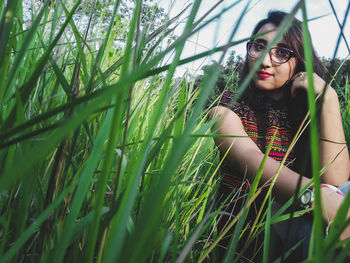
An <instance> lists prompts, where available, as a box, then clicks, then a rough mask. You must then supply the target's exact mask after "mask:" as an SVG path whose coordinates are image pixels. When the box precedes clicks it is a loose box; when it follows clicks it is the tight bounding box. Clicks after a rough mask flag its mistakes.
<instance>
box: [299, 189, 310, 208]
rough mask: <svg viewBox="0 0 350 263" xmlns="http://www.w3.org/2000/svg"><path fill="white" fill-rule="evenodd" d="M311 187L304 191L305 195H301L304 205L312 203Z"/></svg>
mask: <svg viewBox="0 0 350 263" xmlns="http://www.w3.org/2000/svg"><path fill="white" fill-rule="evenodd" d="M308 190H309V189H307V190H306V191H305V192H304V193H303V195H302V196H301V199H300V201H301V203H302V204H303V205H308V204H310V202H311V191H310V190H309V191H308Z"/></svg>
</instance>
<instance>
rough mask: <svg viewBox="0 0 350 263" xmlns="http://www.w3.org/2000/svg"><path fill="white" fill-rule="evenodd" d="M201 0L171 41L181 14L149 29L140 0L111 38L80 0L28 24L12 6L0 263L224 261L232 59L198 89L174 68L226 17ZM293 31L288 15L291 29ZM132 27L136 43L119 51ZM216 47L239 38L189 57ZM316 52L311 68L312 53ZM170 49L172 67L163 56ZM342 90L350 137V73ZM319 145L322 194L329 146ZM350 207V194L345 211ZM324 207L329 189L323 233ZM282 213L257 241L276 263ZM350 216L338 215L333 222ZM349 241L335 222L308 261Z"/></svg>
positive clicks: (115, 17)
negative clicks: (220, 117)
mask: <svg viewBox="0 0 350 263" xmlns="http://www.w3.org/2000/svg"><path fill="white" fill-rule="evenodd" d="M200 2H201V1H198V0H197V1H194V2H193V3H192V5H191V6H190V7H189V8H190V10H191V11H190V14H189V16H188V17H187V19H186V26H185V28H184V31H183V33H182V35H181V36H179V37H178V38H176V39H174V38H170V42H169V43H167V45H166V46H165V47H164V45H163V43H164V39H167V37H168V36H170V35H171V33H172V28H173V27H175V26H176V20H166V21H164V25H165V26H162V25H159V27H157V28H155V29H154V30H153V31H147V27H146V26H144V25H141V24H140V23H139V22H138V21H140V17H141V13H142V8H144V6H143V5H142V3H141V1H140V0H137V1H135V6H134V8H133V9H132V19H129V20H123V19H122V18H121V17H120V8H121V3H120V1H119V0H116V1H114V2H113V3H114V6H113V11H111V12H110V13H108V16H110V21H112V22H110V23H109V24H107V25H106V30H105V31H104V32H102V33H101V34H102V36H101V35H94V32H90V31H91V30H92V29H91V28H92V26H91V27H90V26H87V27H86V28H85V29H84V31H83V32H80V29H78V28H77V26H76V23H75V22H74V20H73V19H72V17H74V15H76V14H78V13H79V12H80V11H79V10H80V8H81V6H82V4H83V3H81V0H76V1H71V2H70V1H46V2H45V3H44V4H42V5H41V8H40V10H38V12H37V13H36V14H33V16H32V21H31V23H30V26H29V27H24V25H23V7H22V1H19V0H12V1H7V5H5V3H4V1H2V2H1V3H0V15H1V24H0V32H1V33H0V105H1V109H2V110H1V113H0V162H1V165H0V211H1V212H0V262H53V263H56V262H137V263H139V262H203V261H206V262H215V261H216V257H215V245H216V244H217V242H218V241H219V240H220V239H221V236H220V235H219V233H217V231H216V223H217V219H218V217H219V211H220V208H218V206H217V203H216V202H215V198H216V197H215V196H216V190H217V187H218V185H219V181H220V171H219V166H220V159H219V156H218V152H217V150H216V149H215V147H214V142H213V139H212V137H213V136H214V134H213V133H212V131H211V126H212V125H213V121H208V120H207V114H208V108H207V101H208V99H209V97H210V96H211V94H213V90H212V89H213V87H214V84H215V82H216V79H217V77H218V75H219V68H218V67H213V69H212V71H211V72H210V74H207V75H205V76H204V78H203V80H202V82H201V85H200V86H199V87H194V82H195V80H194V79H191V78H190V77H183V78H182V79H178V78H175V77H174V72H175V70H176V68H177V67H178V66H179V65H180V64H182V63H184V62H186V61H182V60H180V56H181V53H182V51H183V48H184V43H185V41H186V39H188V38H189V37H190V36H191V35H192V34H194V33H195V32H196V31H197V30H199V29H200V28H202V27H203V26H205V24H206V23H210V21H212V20H214V19H215V17H214V16H212V15H211V13H209V14H206V15H205V16H203V17H198V15H197V12H198V8H199V6H200ZM84 3H85V4H86V2H84ZM213 6H214V3H213ZM92 7H93V8H90V9H88V10H90V13H88V16H89V17H91V20H93V21H96V23H105V20H104V19H103V15H105V16H106V13H103V9H101V10H102V11H101V12H97V11H96V10H99V9H98V8H97V7H96V5H95V6H92ZM94 7H95V8H94ZM232 8H234V4H233V5H232ZM299 8H301V9H303V10H304V11H307V10H305V8H304V5H303V1H298V2H297V3H296V8H295V10H294V13H295V12H296V10H297V9H299ZM95 11H96V12H95ZM227 12H229V10H227ZM101 14H102V15H101ZM305 15H306V14H305ZM96 16H98V17H96ZM101 16H102V18H101ZM242 16H243V14H242ZM61 17H63V18H64V19H61ZM99 18H100V19H99ZM195 18H196V19H195ZM304 19H305V21H306V16H305V17H304ZM151 22H152V21H150V23H151ZM304 25H305V26H306V22H305V23H304ZM288 26H289V24H288V21H287V22H286V24H284V26H283V27H282V28H281V31H280V34H283V31H285V30H286V29H287V28H288ZM141 27H142V29H143V30H141ZM305 29H306V27H305ZM306 32H307V31H306V30H305V34H306ZM234 33H235V31H234V29H233V32H232V37H233V36H234ZM121 36H125V42H124V43H123V44H122V45H121V46H119V47H116V46H115V41H114V40H115V39H116V38H119V37H121ZM95 37H96V38H99V39H100V41H99V42H98V43H99V44H98V45H97V44H96V41H93V39H94V38H95ZM101 39H102V40H101ZM242 41H246V40H242ZM233 44H234V43H228V44H227V45H233ZM309 45H310V44H309V43H306V47H308V46H309ZM214 52H221V53H222V54H223V55H222V57H224V54H225V52H226V46H223V47H219V48H215V49H213V50H210V51H208V52H206V53H203V54H201V55H198V56H194V57H190V58H189V59H188V60H187V62H188V61H189V62H191V61H194V60H196V59H198V57H201V56H203V57H204V56H208V55H210V54H211V53H214ZM305 52H306V58H307V63H308V67H307V69H308V72H309V73H310V72H312V67H311V66H310V65H311V64H312V61H311V54H310V51H309V50H308V49H306V51H305ZM170 53H173V54H174V55H173V56H172V57H171V60H170V61H169V64H166V65H164V64H161V63H162V61H163V59H164V58H165V57H166V56H167V54H170ZM247 81H248V80H247ZM247 83H248V82H247ZM335 85H336V84H335ZM245 86H246V84H243V86H242V87H239V91H243V90H244V88H245ZM332 86H333V84H332ZM336 88H337V90H340V91H344V98H345V99H344V103H343V104H342V114H343V121H344V125H345V126H346V131H347V140H348V141H349V137H350V129H349V127H350V115H349V111H350V99H349V81H347V84H346V85H345V87H336ZM309 95H310V96H311V97H310V98H311V99H312V98H313V97H312V96H313V94H312V93H311V92H310V94H309ZM310 116H311V124H310V125H311V126H310V129H311V131H316V130H317V123H316V121H315V103H312V104H311V105H310ZM313 136H315V135H313ZM311 141H312V142H313V145H312V156H313V157H314V158H313V160H315V162H314V167H315V170H314V184H315V188H316V189H317V186H318V185H319V184H320V182H319V179H318V178H319V177H318V176H317V175H318V174H319V170H320V167H319V162H318V145H317V143H316V141H317V140H311ZM256 178H258V176H257V177H256ZM257 187H258V186H257V181H255V184H253V187H252V190H251V192H250V195H249V200H252V199H254V198H256V194H255V193H256V189H257ZM316 193H317V192H316ZM291 202H292V200H291V201H290V202H289V205H290V204H291ZM267 203H268V204H269V203H271V199H270V198H269V197H267ZM349 204H350V197H349V198H346V200H345V202H344V205H343V210H342V211H340V212H341V213H345V212H346V211H347V209H348V207H349ZM249 205H250V202H249V201H248V200H247V203H246V206H245V208H246V209H243V210H242V213H241V214H240V215H239V216H237V222H236V221H234V222H233V223H235V224H232V226H230V227H235V235H234V238H233V241H232V243H231V247H232V250H231V253H229V254H228V255H227V258H226V261H225V262H232V260H233V258H234V259H235V260H236V261H237V260H239V257H237V256H236V254H235V252H239V251H236V250H235V244H236V243H237V241H238V240H239V238H240V234H241V232H242V231H244V224H243V223H244V218H245V215H246V212H247V210H248V209H249ZM320 211H321V206H320V200H319V196H317V194H316V207H315V228H316V233H317V232H320V233H322V222H321V220H322V219H321V217H320ZM282 218H283V217H282V216H279V215H278V214H276V215H274V216H271V214H270V210H269V209H268V211H267V212H266V213H263V214H262V215H261V218H259V220H258V224H257V225H256V226H254V228H253V229H254V233H253V237H254V235H256V234H257V233H258V232H259V231H265V233H267V235H266V237H265V238H266V240H265V241H266V242H264V244H265V247H264V248H262V249H263V250H264V253H265V254H264V260H265V262H267V258H268V248H269V246H272V245H273V244H270V242H269V240H268V236H269V232H270V226H271V223H273V222H275V221H276V220H279V219H282ZM347 223H348V222H347V221H346V220H345V217H341V216H339V217H338V218H337V220H336V221H335V222H334V223H333V224H334V225H337V226H339V227H340V228H341V227H342V226H344V225H345V224H347ZM335 229H336V228H335ZM318 230H319V231H318ZM338 236H339V233H338V232H337V231H336V230H334V231H332V230H331V231H330V233H329V235H328V236H327V238H325V239H324V238H322V237H321V236H320V235H318V234H316V235H315V239H314V241H315V242H314V245H315V248H316V250H315V253H313V254H311V255H310V259H309V262H320V261H318V260H319V259H320V258H322V259H327V260H328V259H330V258H331V257H332V254H333V252H334V250H335V248H336V247H338V246H340V245H342V244H340V243H339V242H335V241H336V240H337V237H338ZM247 242H249V240H247ZM343 245H344V246H345V247H346V248H345V249H344V250H343V253H342V254H340V255H339V257H338V260H339V261H337V262H341V260H342V259H343V258H344V257H345V256H346V254H347V253H348V251H349V250H350V246H349V242H345V244H343ZM323 262H326V261H323Z"/></svg>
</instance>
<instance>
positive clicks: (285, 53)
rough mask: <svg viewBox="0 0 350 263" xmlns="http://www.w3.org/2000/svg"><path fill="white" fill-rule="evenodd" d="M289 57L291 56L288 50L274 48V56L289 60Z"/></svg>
mask: <svg viewBox="0 0 350 263" xmlns="http://www.w3.org/2000/svg"><path fill="white" fill-rule="evenodd" d="M290 55H291V52H290V51H289V50H288V49H284V48H276V56H278V57H281V58H289V57H290Z"/></svg>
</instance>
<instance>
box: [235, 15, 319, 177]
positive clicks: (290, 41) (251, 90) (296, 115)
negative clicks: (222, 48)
mask: <svg viewBox="0 0 350 263" xmlns="http://www.w3.org/2000/svg"><path fill="white" fill-rule="evenodd" d="M287 15H288V14H287V13H285V12H281V11H270V12H269V13H268V15H267V18H265V19H263V20H261V21H260V22H259V23H258V24H257V25H256V26H255V28H254V30H253V32H252V35H251V36H252V38H253V37H254V35H256V34H257V32H258V31H259V30H260V29H261V28H262V27H263V26H264V25H266V24H269V23H271V24H273V25H274V26H276V27H278V26H280V24H281V23H282V21H283V19H284V18H285V17H286V16H287ZM283 39H284V40H285V42H286V43H287V45H288V48H290V49H292V50H293V51H294V53H295V54H296V58H297V64H296V67H295V72H294V74H297V73H299V72H302V71H305V59H304V58H305V56H304V49H303V33H302V26H301V22H300V21H299V20H298V19H296V18H293V21H292V23H291V26H290V27H289V29H288V30H287V31H286V32H285V34H284V36H283ZM311 48H312V56H313V64H314V72H315V73H316V74H317V75H319V76H320V77H321V78H324V75H325V70H324V67H323V65H322V62H321V61H320V59H319V58H318V56H317V54H316V51H315V49H314V47H313V46H312V47H311ZM248 73H249V67H248V54H247V55H246V59H245V63H244V67H243V70H242V73H241V78H240V80H241V84H242V82H243V81H244V79H245V78H246V77H247V75H248ZM290 87H291V82H290V81H287V82H286V83H285V85H283V86H282V87H281V88H282V89H283V101H284V102H285V103H286V105H287V107H288V116H289V119H290V122H291V125H292V131H293V135H294V134H296V131H297V129H298V128H299V126H300V124H301V122H302V120H303V119H304V117H305V115H306V113H307V110H308V106H307V97H306V92H305V91H303V90H298V91H297V93H296V97H295V98H291V94H290ZM240 100H244V101H245V102H246V103H248V104H249V105H250V106H251V107H252V108H253V109H254V110H255V111H256V114H257V121H258V128H259V135H263V134H265V133H266V120H265V118H266V117H265V116H266V114H265V112H264V108H265V107H264V104H265V101H266V92H265V91H262V90H259V89H258V88H257V87H256V86H255V85H254V82H253V81H251V83H250V84H249V85H248V87H247V89H246V90H245V92H244V93H243V95H242V97H241V99H240ZM308 142H309V132H308V130H306V131H305V132H304V134H303V135H302V136H301V138H300V139H299V141H298V143H297V144H296V147H295V148H294V150H295V153H296V156H297V160H296V165H295V167H294V170H296V171H297V172H299V173H302V174H304V173H305V176H310V174H309V172H310V168H309V167H307V166H306V165H305V164H306V163H309V162H308V160H309V153H308V152H309V149H306V148H305V146H306V145H309V143H308ZM303 160H304V161H303Z"/></svg>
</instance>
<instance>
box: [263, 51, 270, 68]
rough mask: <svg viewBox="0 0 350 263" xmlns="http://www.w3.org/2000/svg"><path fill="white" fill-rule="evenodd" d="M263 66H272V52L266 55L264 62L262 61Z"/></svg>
mask: <svg viewBox="0 0 350 263" xmlns="http://www.w3.org/2000/svg"><path fill="white" fill-rule="evenodd" d="M261 66H262V67H271V66H272V61H271V57H270V53H267V54H266V56H265V57H264V59H263V61H262V63H261Z"/></svg>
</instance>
